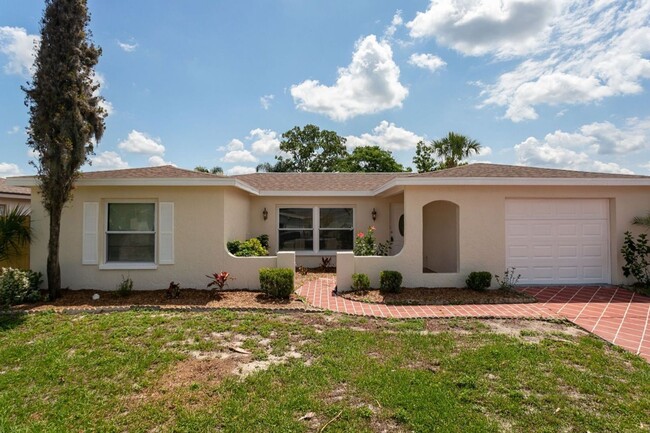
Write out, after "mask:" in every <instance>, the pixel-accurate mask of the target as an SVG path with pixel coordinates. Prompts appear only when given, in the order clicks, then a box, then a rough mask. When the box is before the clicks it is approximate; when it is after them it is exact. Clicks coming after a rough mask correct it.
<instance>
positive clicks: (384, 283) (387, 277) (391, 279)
mask: <svg viewBox="0 0 650 433" xmlns="http://www.w3.org/2000/svg"><path fill="white" fill-rule="evenodd" d="M401 288H402V274H401V273H399V272H398V271H381V273H380V274H379V290H381V291H382V292H388V293H399V291H400V289H401Z"/></svg>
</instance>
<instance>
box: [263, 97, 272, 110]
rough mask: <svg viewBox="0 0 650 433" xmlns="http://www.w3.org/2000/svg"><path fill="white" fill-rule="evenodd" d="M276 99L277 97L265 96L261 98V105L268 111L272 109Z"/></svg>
mask: <svg viewBox="0 0 650 433" xmlns="http://www.w3.org/2000/svg"><path fill="white" fill-rule="evenodd" d="M273 99H275V95H264V96H262V97H260V105H261V106H262V108H263V109H265V110H268V109H269V108H271V102H272V101H273Z"/></svg>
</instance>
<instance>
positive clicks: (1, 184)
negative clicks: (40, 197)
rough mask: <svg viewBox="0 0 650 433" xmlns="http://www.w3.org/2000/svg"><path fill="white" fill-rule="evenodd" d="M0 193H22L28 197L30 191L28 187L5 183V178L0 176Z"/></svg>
mask: <svg viewBox="0 0 650 433" xmlns="http://www.w3.org/2000/svg"><path fill="white" fill-rule="evenodd" d="M0 194H12V195H24V196H27V197H29V196H31V194H32V191H31V190H30V189H29V188H23V187H22V186H11V185H7V182H6V181H5V179H3V178H0Z"/></svg>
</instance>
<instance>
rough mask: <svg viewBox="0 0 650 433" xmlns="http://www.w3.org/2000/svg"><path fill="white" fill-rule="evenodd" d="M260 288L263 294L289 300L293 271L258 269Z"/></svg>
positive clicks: (285, 269)
mask: <svg viewBox="0 0 650 433" xmlns="http://www.w3.org/2000/svg"><path fill="white" fill-rule="evenodd" d="M260 287H261V289H262V291H263V292H264V293H266V294H267V295H269V296H271V297H273V298H280V299H289V297H290V296H291V294H292V293H293V270H292V269H289V268H262V269H260Z"/></svg>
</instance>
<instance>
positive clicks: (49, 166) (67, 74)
mask: <svg viewBox="0 0 650 433" xmlns="http://www.w3.org/2000/svg"><path fill="white" fill-rule="evenodd" d="M89 22H90V14H89V12H88V6H87V4H86V0H46V1H45V11H44V14H43V18H42V20H41V40H40V45H39V47H38V51H37V54H36V59H35V64H34V68H35V69H34V75H33V77H32V80H31V82H30V83H28V84H27V86H26V87H23V91H24V92H25V94H26V96H25V105H27V107H28V108H29V114H30V119H29V128H28V130H27V132H28V141H27V144H28V146H29V147H30V148H31V149H33V150H34V151H35V152H36V154H37V155H38V158H37V161H36V163H35V164H34V165H35V167H36V169H37V172H38V176H37V178H38V185H39V189H40V194H41V199H42V202H43V207H44V208H45V210H46V211H47V213H48V214H49V241H48V257H47V285H48V289H49V294H50V298H52V299H53V298H56V297H57V296H58V293H59V290H60V288H61V269H60V266H59V235H60V228H61V212H62V211H63V207H64V205H65V203H66V202H68V201H69V200H71V198H72V190H73V187H74V183H75V181H76V180H77V179H78V178H79V176H80V174H81V172H80V168H81V166H82V165H84V163H86V162H87V161H88V159H89V155H92V154H93V153H94V145H95V144H96V143H97V142H99V141H100V139H101V138H102V135H103V134H104V119H105V117H106V111H105V110H104V109H103V108H102V105H101V103H102V98H101V97H100V96H99V94H98V89H99V84H98V80H96V79H94V78H95V72H94V67H95V66H96V65H97V62H98V61H99V57H100V56H101V53H102V51H101V48H99V47H97V46H95V45H94V44H93V43H92V41H91V40H90V38H91V33H90V30H89V28H88V25H89Z"/></svg>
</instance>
